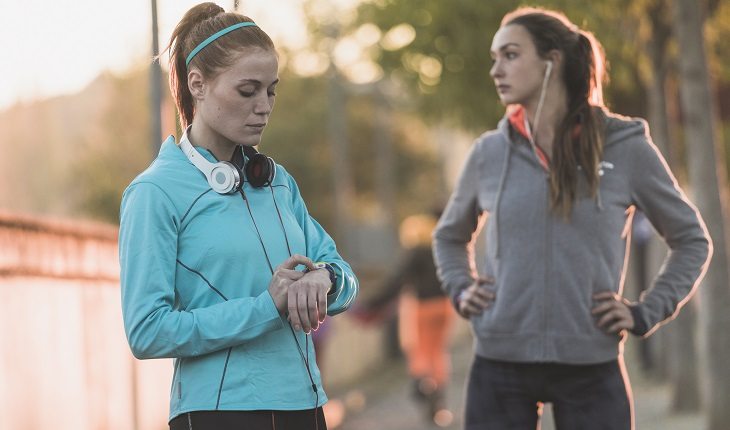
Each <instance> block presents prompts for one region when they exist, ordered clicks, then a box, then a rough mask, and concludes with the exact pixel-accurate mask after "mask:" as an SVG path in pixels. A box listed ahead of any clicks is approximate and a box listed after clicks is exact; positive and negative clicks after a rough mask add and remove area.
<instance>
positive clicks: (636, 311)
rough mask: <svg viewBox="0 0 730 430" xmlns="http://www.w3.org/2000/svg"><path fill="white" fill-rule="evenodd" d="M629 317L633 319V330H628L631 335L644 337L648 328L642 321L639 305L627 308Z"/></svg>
mask: <svg viewBox="0 0 730 430" xmlns="http://www.w3.org/2000/svg"><path fill="white" fill-rule="evenodd" d="M629 310H630V311H631V316H632V317H633V318H634V328H632V329H631V330H629V331H630V332H631V334H633V335H636V336H644V335H645V334H646V333H647V332H648V331H649V328H650V327H649V326H648V325H647V324H646V322H645V321H644V316H643V315H642V313H641V305H640V304H638V303H637V304H634V305H630V306H629Z"/></svg>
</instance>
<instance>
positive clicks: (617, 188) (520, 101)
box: [434, 8, 712, 430]
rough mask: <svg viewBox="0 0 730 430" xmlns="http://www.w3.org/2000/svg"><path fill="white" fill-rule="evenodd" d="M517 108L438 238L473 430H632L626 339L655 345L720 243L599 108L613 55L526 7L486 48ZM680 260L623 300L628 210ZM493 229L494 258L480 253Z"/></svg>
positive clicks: (490, 137) (481, 149)
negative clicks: (546, 426)
mask: <svg viewBox="0 0 730 430" xmlns="http://www.w3.org/2000/svg"><path fill="white" fill-rule="evenodd" d="M491 55H492V57H493V59H494V65H493V66H492V69H491V70H490V75H491V77H492V78H493V79H494V83H495V85H496V87H497V91H498V94H499V97H500V100H501V101H502V103H503V104H505V105H506V106H508V111H507V114H506V115H505V118H504V119H503V120H502V121H500V123H499V125H498V127H497V129H496V130H493V131H490V132H487V133H485V134H483V135H482V136H481V137H479V138H478V139H477V141H476V143H475V144H474V146H473V148H472V150H471V152H470V154H469V156H468V159H467V161H466V164H465V166H464V167H463V170H462V173H461V176H460V179H459V182H458V184H457V186H456V189H455V190H454V193H453V195H452V196H451V199H450V201H449V204H448V206H447V208H446V210H445V212H444V214H443V216H442V217H441V220H440V221H439V225H438V227H437V229H436V232H435V233H434V256H435V260H436V263H437V267H438V271H439V277H440V278H441V280H442V282H443V286H444V288H445V289H446V290H447V292H448V293H449V295H450V296H451V298H452V301H453V303H454V305H455V307H456V310H457V312H458V313H459V314H460V315H461V316H462V317H464V318H468V319H470V321H471V324H472V327H473V332H474V335H475V338H476V339H475V353H476V356H475V359H474V362H473V364H472V368H471V371H470V374H469V381H468V388H467V402H466V403H467V404H466V417H465V427H466V429H535V428H536V426H537V423H538V421H539V419H540V406H541V404H542V403H543V402H550V403H552V404H553V412H554V416H555V421H556V426H557V428H558V429H559V430H566V429H587V428H591V429H598V428H600V429H611V430H613V429H616V430H618V429H622V430H623V429H630V428H633V411H632V399H631V390H630V387H629V383H628V378H627V374H626V371H625V368H624V363H623V356H622V352H623V341H624V339H625V337H626V333H627V331H628V332H631V333H632V334H634V335H637V336H648V335H649V334H651V333H652V332H653V330H654V329H656V328H657V327H658V326H659V325H661V323H662V322H664V321H667V320H669V319H671V318H672V317H674V316H675V315H676V313H677V312H678V311H679V309H680V308H681V307H682V305H683V304H684V303H686V302H687V300H689V298H690V296H691V295H692V293H693V292H694V290H695V287H696V286H697V285H698V283H699V281H700V279H701V278H702V276H703V274H704V272H705V270H706V266H707V264H708V262H709V259H710V255H711V253H712V246H711V243H710V238H709V237H708V235H707V230H706V228H705V226H704V223H703V221H702V219H701V217H700V215H699V213H698V212H697V210H696V208H695V207H694V206H693V205H692V204H691V203H690V202H689V201H688V199H687V197H686V196H685V194H684V193H683V191H682V190H681V189H680V188H679V185H678V184H677V181H676V180H675V178H674V176H673V175H672V173H671V172H670V170H669V168H668V167H667V164H666V162H665V161H664V159H663V158H662V156H661V154H660V153H659V151H658V150H657V148H656V147H655V146H654V144H653V143H652V142H651V138H650V137H649V132H648V127H647V125H646V123H645V121H643V120H641V119H631V118H625V117H621V116H618V115H615V114H612V113H610V112H608V111H607V110H606V109H605V108H604V107H603V104H602V89H601V82H602V80H603V73H604V61H603V60H604V59H603V52H602V49H601V47H600V45H599V44H598V42H597V41H596V40H595V38H594V37H593V35H592V34H590V33H588V32H585V31H583V30H580V29H579V28H577V27H576V26H575V25H573V24H572V23H571V22H570V21H568V19H567V18H566V17H565V16H564V15H563V14H561V13H557V12H553V11H547V10H543V9H534V8H521V9H518V10H516V11H513V12H511V13H510V14H508V15H506V16H505V17H504V19H503V21H502V25H501V27H500V29H499V31H497V33H496V34H495V36H494V39H493V41H492V47H491ZM636 209H640V210H641V211H642V212H644V213H645V214H646V216H647V218H648V219H649V221H651V223H652V225H653V226H654V228H655V229H656V231H657V232H658V233H659V235H661V237H662V238H663V239H664V240H665V242H666V243H667V245H668V246H669V248H670V252H669V254H668V256H667V259H666V262H665V264H664V266H663V267H662V270H661V272H660V273H659V274H658V275H657V276H656V278H655V280H654V283H653V285H652V286H651V288H650V289H649V290H648V291H647V292H646V293H645V294H643V295H642V297H641V299H640V300H639V301H638V302H636V303H630V302H629V301H627V300H626V299H624V298H623V297H622V293H623V282H624V275H625V269H626V264H625V263H626V261H627V257H628V255H627V254H628V253H627V250H628V246H629V243H630V235H629V232H630V231H631V229H630V227H631V223H632V218H633V214H634V211H635V210H636ZM485 222H486V242H487V243H486V245H487V246H486V261H485V262H484V271H485V273H483V274H482V275H481V276H479V275H478V274H477V273H476V269H475V267H476V264H475V261H474V253H473V246H474V240H475V238H476V236H477V232H478V231H479V230H480V229H481V228H482V226H483V225H484V223H485Z"/></svg>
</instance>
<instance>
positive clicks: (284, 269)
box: [269, 254, 315, 315]
mask: <svg viewBox="0 0 730 430" xmlns="http://www.w3.org/2000/svg"><path fill="white" fill-rule="evenodd" d="M300 264H301V265H304V266H307V267H308V268H309V269H310V270H314V269H315V267H314V263H313V262H312V260H310V259H309V258H307V257H305V256H303V255H299V254H294V255H292V256H291V257H289V258H287V259H286V260H284V262H283V263H281V264H280V265H278V266H277V267H276V270H274V276H273V277H272V278H271V282H269V294H271V298H273V299H274V304H275V305H276V309H277V310H278V311H279V313H280V314H282V315H284V314H285V313H286V312H287V310H288V301H289V286H290V285H291V284H293V283H294V282H296V281H298V280H299V279H301V278H302V277H303V276H304V272H301V271H299V270H295V269H296V267H297V266H298V265H300Z"/></svg>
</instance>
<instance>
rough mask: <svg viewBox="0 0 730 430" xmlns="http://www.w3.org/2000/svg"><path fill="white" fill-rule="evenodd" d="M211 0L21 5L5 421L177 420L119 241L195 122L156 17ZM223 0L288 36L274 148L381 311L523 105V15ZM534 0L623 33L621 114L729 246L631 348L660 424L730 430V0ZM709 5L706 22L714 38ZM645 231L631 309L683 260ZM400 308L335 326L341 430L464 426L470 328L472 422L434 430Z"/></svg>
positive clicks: (0, 412)
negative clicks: (484, 148) (514, 22)
mask: <svg viewBox="0 0 730 430" xmlns="http://www.w3.org/2000/svg"><path fill="white" fill-rule="evenodd" d="M197 3H199V2H198V1H188V0H184V1H182V0H174V1H173V0H158V1H156V2H152V1H150V0H125V1H111V0H94V1H92V0H56V1H50V0H45V1H41V0H26V1H22V2H21V1H13V0H3V1H2V4H0V46H2V49H1V50H0V58H1V60H0V66H1V68H0V73H1V78H0V153H1V154H2V155H0V171H1V172H2V181H0V429H6V428H7V429H40V428H51V427H52V428H59V429H60V428H68V429H92V428H93V429H164V428H166V418H167V402H168V397H167V396H168V392H169V378H170V374H171V370H172V369H171V365H170V363H169V362H168V361H167V360H152V361H144V362H140V361H137V360H134V359H133V357H132V356H131V353H130V352H129V349H128V347H127V344H126V341H125V339H124V333H123V329H122V325H121V310H120V305H119V289H118V263H117V254H116V252H117V251H116V246H117V243H116V234H117V225H118V210H119V202H120V198H121V193H122V191H123V190H124V187H125V186H126V185H127V184H128V183H129V182H130V181H131V180H132V179H133V178H134V176H135V175H136V174H138V173H139V172H140V171H142V170H143V169H144V168H145V167H146V166H147V165H148V164H149V163H150V161H151V160H152V159H153V158H154V155H155V153H156V151H157V148H158V146H159V143H160V140H161V139H162V138H163V137H164V136H167V135H169V134H175V135H179V133H180V130H179V128H178V126H177V122H176V114H175V110H174V105H173V103H172V100H171V98H170V95H169V90H168V87H167V57H166V55H163V56H162V58H161V61H160V63H161V69H160V72H159V73H160V74H159V75H157V74H155V73H156V72H155V70H156V69H155V67H154V66H153V63H152V57H153V47H152V40H153V38H152V29H153V19H152V16H153V14H152V10H153V6H152V5H153V4H156V11H157V26H158V35H159V43H158V45H159V46H158V49H161V48H163V47H164V46H165V45H166V44H167V42H168V37H169V35H170V34H171V32H172V29H173V27H174V26H175V24H176V23H177V22H178V20H179V19H180V18H181V17H182V15H183V14H184V13H185V11H187V10H188V9H189V8H190V7H191V6H193V5H195V4H197ZM217 3H218V4H220V5H221V6H223V7H224V8H226V9H228V10H232V9H233V8H234V7H235V6H237V10H238V11H239V12H242V13H244V14H246V15H248V16H250V17H251V18H252V19H254V20H255V21H256V22H257V23H258V25H259V26H260V27H261V28H263V29H264V30H265V31H266V32H267V33H268V34H270V35H271V36H272V38H273V39H274V41H275V43H276V45H277V49H278V52H279V58H280V77H281V84H280V86H279V88H278V91H277V102H276V109H275V111H274V114H273V117H272V120H271V122H270V124H269V126H268V128H267V130H266V132H265V134H264V138H263V141H262V145H261V148H260V149H261V150H262V152H265V153H266V154H268V155H270V156H272V157H273V158H274V159H276V160H277V162H279V163H281V164H283V165H285V166H286V168H287V170H288V171H289V172H290V173H292V175H293V176H294V177H295V178H296V179H297V181H298V183H299V185H300V188H301V190H302V194H303V195H304V197H305V200H306V201H307V204H308V208H309V210H310V212H311V213H312V214H313V215H314V216H315V217H316V218H317V219H318V220H319V221H320V222H321V223H322V224H323V225H324V226H325V228H326V229H327V230H328V231H329V232H330V233H331V234H332V235H333V236H334V237H335V239H336V240H337V243H338V247H339V248H340V250H341V252H342V253H343V255H344V256H345V258H346V259H348V260H349V261H351V262H352V263H353V267H354V268H355V269H356V272H357V273H358V275H359V277H360V278H361V282H362V295H361V298H360V300H361V301H362V303H367V301H368V300H369V298H371V297H373V296H376V295H378V294H379V293H380V291H379V290H380V288H381V286H382V281H383V279H385V278H386V277H387V275H388V274H389V273H390V272H391V270H392V269H393V267H394V264H395V262H397V261H398V258H399V256H400V255H401V250H400V247H399V243H398V239H397V230H398V225H399V223H400V222H401V221H402V220H403V219H405V218H406V217H408V216H411V215H414V214H419V213H427V212H428V213H430V212H432V211H433V210H434V209H436V208H439V207H441V206H442V205H443V204H444V202H445V201H446V199H447V198H448V195H449V192H450V190H451V188H452V186H453V183H454V180H455V177H456V175H457V173H458V169H459V167H460V165H461V163H462V162H463V160H464V157H465V154H466V152H467V151H468V149H469V147H470V145H471V142H472V141H473V139H474V138H476V137H477V136H478V135H479V134H480V133H481V132H483V131H485V130H488V129H491V128H493V127H494V126H495V125H496V123H497V121H498V120H499V118H500V117H501V116H502V115H503V112H504V108H503V106H501V105H500V104H499V102H498V99H497V97H496V94H495V90H494V86H493V84H492V83H491V82H490V80H489V76H488V70H489V67H490V65H491V63H490V56H489V52H488V51H489V46H490V43H491V38H492V36H493V34H494V32H495V31H496V29H497V28H498V25H499V21H500V19H501V17H502V16H503V15H504V14H505V13H506V12H507V11H510V10H512V9H514V8H515V7H516V6H518V5H521V4H523V2H518V1H511V0H510V1H508V0H490V1H484V0H458V1H449V0H417V1H416V0H275V1H271V0H240V2H235V4H234V0H230V1H219V2H217ZM529 4H531V5H535V4H537V5H541V6H545V7H550V8H557V9H560V10H563V11H564V12H565V13H566V14H567V15H568V17H569V18H571V20H573V22H575V23H578V24H579V25H581V26H582V27H584V28H586V29H588V30H590V31H593V32H594V33H595V34H596V36H597V37H598V39H599V40H601V41H602V43H603V45H604V47H605V51H606V53H607V57H608V59H609V62H610V74H611V81H610V82H609V83H608V85H607V86H606V99H607V102H608V105H609V106H610V107H611V108H612V109H613V110H614V111H616V112H619V113H622V114H625V115H633V116H641V117H644V118H647V119H648V120H649V123H650V125H651V128H652V135H653V137H654V140H655V142H656V143H657V146H658V147H659V148H660V150H661V151H662V152H663V153H664V154H665V156H666V158H667V160H668V162H669V164H670V165H671V166H672V169H673V171H674V172H675V173H676V175H677V177H678V180H679V181H680V183H681V184H682V185H683V187H685V189H686V190H687V191H688V193H689V194H690V196H691V197H692V199H693V200H694V201H696V202H697V204H698V206H699V208H700V210H701V211H702V212H703V215H704V216H705V219H706V220H707V223H708V228H709V230H710V233H711V234H712V235H713V238H714V240H715V246H716V253H715V262H714V263H713V265H712V267H713V269H711V271H710V273H709V274H708V277H707V280H706V282H705V285H704V286H703V287H702V289H701V291H700V293H699V294H698V295H697V296H696V299H693V300H692V301H691V302H690V303H689V304H688V305H687V306H686V308H685V310H684V313H683V314H682V316H681V317H680V318H678V320H677V321H674V322H673V323H671V324H669V325H668V326H667V327H665V328H663V329H662V330H660V331H659V332H658V333H657V334H656V335H654V336H652V338H650V339H649V340H647V341H643V342H642V341H638V340H636V339H630V341H629V342H628V343H627V359H628V361H629V370H630V373H631V376H632V379H633V381H634V390H635V394H636V402H637V423H638V424H639V426H638V428H640V429H675V428H676V429H699V430H705V429H707V430H720V429H727V428H730V415H728V414H730V408H727V405H728V404H730V370H727V368H730V366H726V365H725V364H724V363H728V362H730V337H728V336H726V335H725V334H726V333H729V332H730V317H728V315H730V312H727V309H730V280H728V273H727V271H728V264H727V261H726V260H727V254H726V252H724V248H725V244H724V241H723V240H722V239H723V237H724V235H725V227H726V225H727V223H726V222H725V218H724V216H725V215H724V212H723V211H724V210H725V205H726V203H727V187H726V184H725V178H726V176H727V166H728V164H729V163H728V159H727V158H726V157H727V154H728V153H729V152H728V151H727V146H728V143H729V142H730V140H729V138H728V136H730V133H729V132H730V130H728V124H729V123H730V60H729V58H730V45H728V44H727V43H726V41H727V40H730V0H604V1H600V2H585V1H579V0H545V1H541V2H534V3H533V2H529ZM680 6H683V7H685V8H688V9H682V10H683V12H679V13H676V11H678V10H680V9H679V7H680ZM687 10H698V11H699V12H700V16H701V19H702V21H697V23H698V24H697V25H695V26H694V27H693V26H692V22H693V21H692V20H691V19H690V18H689V16H690V14H689V13H688V12H687ZM693 36H698V37H697V38H693ZM693 43H694V44H693ZM697 43H701V45H698V44H697ZM702 54H704V55H702ZM155 84H159V87H160V88H161V98H160V99H159V100H156V99H155V97H154V94H155V91H154V88H155ZM703 89H704V90H703ZM708 90H709V91H708ZM703 91H704V92H703ZM158 112H159V114H158ZM718 178H719V179H718ZM634 236H635V237H634V246H633V250H632V259H631V263H630V271H629V276H628V278H627V285H626V290H627V296H628V297H629V298H630V299H636V298H637V297H638V296H639V294H640V292H641V290H642V289H643V288H645V287H646V286H647V285H648V284H649V282H650V281H651V278H652V277H653V275H654V274H655V273H656V270H657V269H658V267H659V266H660V265H661V263H662V259H663V257H664V248H663V247H662V245H660V241H659V240H657V238H656V236H654V233H653V231H651V229H649V230H643V231H640V232H638V233H635V235H634ZM719 250H721V251H719ZM644 269H646V270H644ZM713 270H714V271H713ZM397 309H398V307H397V306H395V305H392V306H388V307H386V308H385V309H383V310H382V312H380V313H379V315H378V316H377V318H375V317H372V316H369V317H363V314H362V313H358V312H355V313H352V315H351V314H348V313H346V314H344V315H341V316H338V317H337V318H334V319H332V320H330V321H329V322H328V324H329V329H328V331H327V332H326V333H327V334H326V336H325V335H323V336H322V344H321V347H322V350H321V354H319V361H320V366H321V367H322V369H323V375H324V382H325V388H326V389H327V392H328V394H329V396H330V398H331V399H332V401H331V402H330V404H329V406H328V410H327V414H328V424H329V427H330V428H341V429H351V430H358V429H371V428H398V429H404V430H408V429H411V428H413V429H416V428H419V429H420V428H427V426H428V425H436V426H437V425H439V424H440V425H441V426H442V427H447V428H454V429H455V428H460V425H461V413H462V412H463V399H462V394H463V389H464V387H463V382H464V378H465V372H466V369H467V367H468V364H469V360H470V353H471V350H470V345H469V341H470V334H469V333H468V328H467V327H466V325H465V324H464V323H463V322H461V321H460V322H459V323H458V324H457V326H456V327H455V329H454V330H453V333H452V352H453V356H454V364H453V375H452V384H451V386H450V388H449V402H450V406H451V408H452V410H453V412H454V419H453V420H450V421H448V422H441V423H426V422H425V421H424V417H423V413H422V411H420V410H419V409H417V407H416V406H415V405H414V404H413V403H412V402H411V399H410V398H409V397H408V395H409V391H408V389H407V388H406V386H407V385H408V378H407V375H406V374H405V371H404V370H403V368H404V364H403V362H402V355H401V352H400V351H399V349H398V339H397V336H398V334H397V330H396V326H397V316H398V315H397ZM323 333H324V332H323ZM325 340H326V341H325ZM546 413H548V414H549V410H547V412H546ZM51 423H53V424H51ZM424 426H426V427H424ZM543 428H547V429H550V428H552V427H551V424H550V423H545V424H544V425H543Z"/></svg>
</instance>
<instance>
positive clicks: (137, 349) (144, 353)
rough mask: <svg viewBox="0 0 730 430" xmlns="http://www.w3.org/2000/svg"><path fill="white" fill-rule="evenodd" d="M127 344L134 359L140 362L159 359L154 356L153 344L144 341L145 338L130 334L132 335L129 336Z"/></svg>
mask: <svg viewBox="0 0 730 430" xmlns="http://www.w3.org/2000/svg"><path fill="white" fill-rule="evenodd" d="M127 342H128V343H129V349H131V350H132V355H133V356H134V358H136V359H138V360H148V359H151V358H158V357H157V356H156V355H155V354H154V351H153V348H152V343H151V342H149V341H147V340H146V339H144V337H143V336H141V335H139V334H138V333H130V335H129V336H127Z"/></svg>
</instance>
